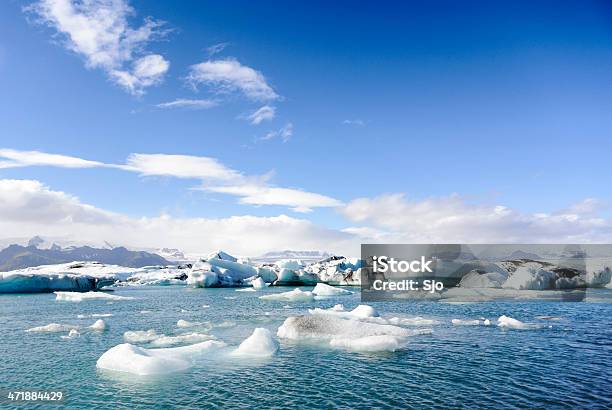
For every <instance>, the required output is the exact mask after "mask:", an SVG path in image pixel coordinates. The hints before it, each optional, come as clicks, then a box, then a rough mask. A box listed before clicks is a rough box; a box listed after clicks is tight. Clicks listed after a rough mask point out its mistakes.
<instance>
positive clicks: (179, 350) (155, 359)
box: [96, 340, 225, 376]
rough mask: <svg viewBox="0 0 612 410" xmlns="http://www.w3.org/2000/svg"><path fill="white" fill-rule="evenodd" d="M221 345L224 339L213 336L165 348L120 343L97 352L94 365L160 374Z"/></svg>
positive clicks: (186, 366) (180, 367)
mask: <svg viewBox="0 0 612 410" xmlns="http://www.w3.org/2000/svg"><path fill="white" fill-rule="evenodd" d="M223 346H225V343H223V342H219V341H216V340H208V341H206V342H201V343H196V344H194V345H190V346H183V347H173V348H167V349H144V348H142V347H138V346H134V345H131V344H129V343H123V344H120V345H117V346H115V347H113V348H111V349H109V350H107V351H106V352H105V353H104V354H103V355H102V356H100V358H99V359H98V361H97V363H96V367H98V368H99V369H104V370H111V371H116V372H123V373H131V374H136V375H139V376H154V375H164V374H169V373H174V372H180V371H184V370H187V369H189V368H190V367H191V366H192V365H193V362H194V360H195V359H196V358H197V357H198V356H201V355H203V354H206V353H210V352H214V351H215V350H217V349H219V348H221V347H223Z"/></svg>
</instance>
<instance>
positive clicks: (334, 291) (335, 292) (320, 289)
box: [312, 283, 353, 296]
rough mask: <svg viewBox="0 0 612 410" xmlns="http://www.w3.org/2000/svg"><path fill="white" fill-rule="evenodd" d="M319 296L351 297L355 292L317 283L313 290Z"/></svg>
mask: <svg viewBox="0 0 612 410" xmlns="http://www.w3.org/2000/svg"><path fill="white" fill-rule="evenodd" d="M312 293H314V294H315V295H317V296H339V295H351V294H352V293H353V292H351V291H348V290H346V289H341V288H336V287H333V286H329V285H326V284H325V283H317V285H316V286H315V287H314V289H313V290H312Z"/></svg>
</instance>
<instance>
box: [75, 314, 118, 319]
mask: <svg viewBox="0 0 612 410" xmlns="http://www.w3.org/2000/svg"><path fill="white" fill-rule="evenodd" d="M111 316H113V314H112V313H92V314H91V315H77V317H78V318H79V319H85V318H86V317H111Z"/></svg>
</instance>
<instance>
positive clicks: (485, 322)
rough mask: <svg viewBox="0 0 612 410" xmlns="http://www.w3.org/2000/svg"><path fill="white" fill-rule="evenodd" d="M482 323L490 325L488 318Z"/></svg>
mask: <svg viewBox="0 0 612 410" xmlns="http://www.w3.org/2000/svg"><path fill="white" fill-rule="evenodd" d="M482 324H483V325H485V326H491V321H490V320H489V319H485V320H484V322H483V323H482Z"/></svg>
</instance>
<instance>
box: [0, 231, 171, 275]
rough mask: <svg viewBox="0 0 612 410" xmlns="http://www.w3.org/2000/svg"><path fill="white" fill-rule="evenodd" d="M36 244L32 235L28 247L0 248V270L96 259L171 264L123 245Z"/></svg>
mask: <svg viewBox="0 0 612 410" xmlns="http://www.w3.org/2000/svg"><path fill="white" fill-rule="evenodd" d="M38 239H40V238H38ZM38 244H40V241H38V240H37V237H35V238H32V240H30V242H29V243H28V246H23V245H15V244H13V245H10V246H9V247H7V248H5V249H3V250H1V251H0V272H6V271H10V270H14V269H22V268H29V267H32V266H40V265H51V264H57V263H68V262H73V261H96V262H101V263H105V264H111V265H121V266H127V267H131V268H141V267H143V266H149V265H170V264H171V262H169V261H168V260H166V259H165V258H163V257H161V256H159V255H157V254H154V253H149V252H144V251H130V250H128V249H126V248H124V247H117V248H111V249H108V248H105V249H101V248H93V247H91V246H80V247H76V246H72V247H69V248H62V247H60V246H59V245H55V244H54V245H53V246H51V247H49V248H43V249H41V248H38V247H37V245H38Z"/></svg>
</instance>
